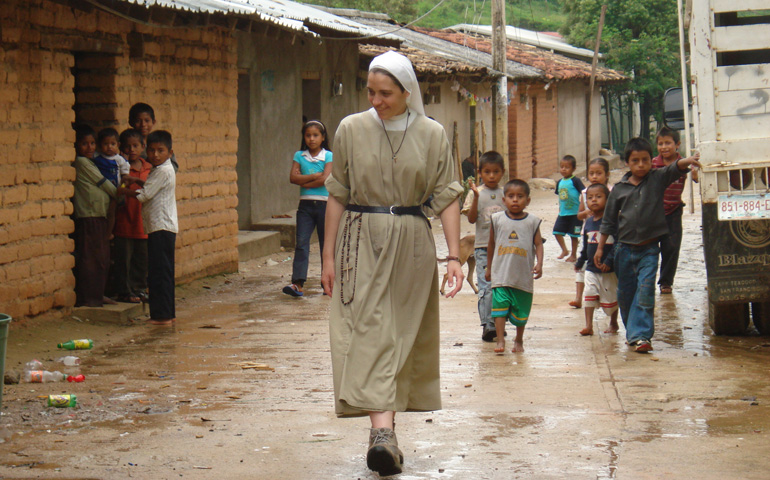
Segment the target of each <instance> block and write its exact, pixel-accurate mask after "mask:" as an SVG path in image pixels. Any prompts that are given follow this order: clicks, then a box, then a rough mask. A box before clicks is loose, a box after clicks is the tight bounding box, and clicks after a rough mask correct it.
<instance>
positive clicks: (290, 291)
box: [283, 283, 305, 297]
mask: <svg viewBox="0 0 770 480" xmlns="http://www.w3.org/2000/svg"><path fill="white" fill-rule="evenodd" d="M283 293H285V294H286V295H291V296H292V297H301V296H302V295H304V294H305V292H303V291H302V290H300V289H299V287H298V286H297V285H295V284H293V283H292V284H291V285H286V286H285V287H283Z"/></svg>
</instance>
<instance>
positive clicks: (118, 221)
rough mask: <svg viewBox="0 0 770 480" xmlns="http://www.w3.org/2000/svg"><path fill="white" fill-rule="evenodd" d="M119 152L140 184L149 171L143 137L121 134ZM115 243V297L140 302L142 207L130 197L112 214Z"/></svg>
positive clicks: (144, 242)
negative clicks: (113, 216)
mask: <svg viewBox="0 0 770 480" xmlns="http://www.w3.org/2000/svg"><path fill="white" fill-rule="evenodd" d="M120 151H121V153H123V155H124V156H125V157H126V159H127V160H128V163H129V165H130V167H131V170H130V172H129V176H130V177H132V178H138V179H139V180H141V181H142V182H144V181H146V180H147V176H148V175H149V174H150V171H151V170H152V165H150V164H149V163H148V162H146V161H145V160H144V159H143V158H142V156H141V154H142V152H144V136H143V135H142V134H141V132H139V130H135V129H133V128H129V129H127V130H124V131H123V132H122V133H121V134H120ZM128 188H129V189H131V190H139V188H140V186H139V184H137V183H132V182H130V180H129V184H128ZM114 235H115V240H114V247H113V254H112V257H113V262H114V263H113V272H114V279H115V294H116V295H117V300H118V301H119V302H129V303H139V302H140V301H141V298H140V297H142V296H143V295H145V294H146V291H147V234H146V233H145V232H144V222H143V221H142V204H141V203H140V202H139V200H137V199H136V198H134V197H132V196H128V197H126V201H125V203H124V204H123V205H120V206H119V207H118V208H117V210H116V211H115V230H114Z"/></svg>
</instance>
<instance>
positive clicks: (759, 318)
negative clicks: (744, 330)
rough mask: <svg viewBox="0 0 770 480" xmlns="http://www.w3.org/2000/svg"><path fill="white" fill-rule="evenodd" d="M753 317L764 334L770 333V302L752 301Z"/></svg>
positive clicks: (756, 325)
mask: <svg viewBox="0 0 770 480" xmlns="http://www.w3.org/2000/svg"><path fill="white" fill-rule="evenodd" d="M751 318H752V320H754V326H755V327H756V328H757V330H759V333H761V334H762V335H770V302H752V303H751Z"/></svg>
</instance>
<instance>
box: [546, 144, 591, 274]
mask: <svg viewBox="0 0 770 480" xmlns="http://www.w3.org/2000/svg"><path fill="white" fill-rule="evenodd" d="M575 166H576V161H575V157H573V156H572V155H565V156H564V158H562V159H561V162H559V173H561V176H562V179H561V180H559V181H558V182H557V183H556V195H558V196H559V218H557V219H556V222H555V223H554V225H553V234H554V236H556V241H557V242H559V246H560V247H561V253H560V254H559V256H558V257H556V258H558V259H560V260H561V259H562V258H564V257H567V258H566V259H565V260H564V261H565V262H570V263H574V262H575V260H577V247H578V241H579V238H580V229H581V227H582V226H583V222H581V221H580V220H578V218H577V213H578V207H579V205H580V192H582V191H583V189H584V188H585V186H584V185H583V182H581V181H580V179H579V178H577V177H575V176H574V175H573V173H574V172H575ZM565 235H567V236H569V237H570V238H571V240H572V252H569V251H568V250H567V245H566V244H565V243H564V236H565Z"/></svg>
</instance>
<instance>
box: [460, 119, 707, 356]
mask: <svg viewBox="0 0 770 480" xmlns="http://www.w3.org/2000/svg"><path fill="white" fill-rule="evenodd" d="M656 143H657V146H658V152H659V155H658V156H657V157H655V158H654V159H653V150H652V145H651V144H650V143H649V142H648V141H647V140H645V139H643V138H633V139H631V140H629V142H628V143H627V144H626V147H625V149H624V152H623V158H624V160H625V162H626V164H627V166H628V168H629V172H627V173H626V174H625V175H624V176H623V178H622V179H621V180H620V181H619V182H618V183H617V184H616V185H615V186H614V188H612V189H610V187H609V174H610V168H609V164H608V163H607V161H606V160H604V159H602V158H596V159H594V160H592V161H591V162H590V164H589V167H588V172H587V178H588V180H589V182H590V185H589V186H588V187H587V188H586V187H585V186H584V185H583V183H582V182H581V181H580V180H579V179H577V178H576V177H575V176H574V171H575V167H576V161H575V158H574V157H572V156H570V155H567V156H565V157H564V158H563V159H562V160H561V161H560V165H559V167H560V168H559V171H560V173H561V175H562V179H561V180H559V182H557V186H556V194H557V195H558V196H559V216H558V219H557V221H556V222H555V223H554V229H553V233H554V235H555V237H556V240H557V242H558V243H559V246H560V247H561V253H560V255H559V256H558V257H557V258H558V259H565V260H566V261H567V262H574V264H575V271H576V274H577V279H576V280H577V283H576V285H577V286H576V291H577V296H576V299H575V300H574V301H571V302H570V305H571V306H573V307H576V308H581V307H585V321H586V326H585V328H583V329H582V330H581V331H580V334H581V335H593V314H594V311H595V309H596V308H598V307H601V308H602V309H603V310H604V312H605V313H606V314H607V315H608V316H610V324H609V328H608V329H607V330H606V333H617V332H618V331H619V325H618V321H617V313H618V310H620V315H621V318H622V320H623V324H624V326H625V328H626V341H627V343H628V345H629V346H631V347H633V348H634V350H635V351H637V352H640V353H644V352H649V351H650V350H652V349H653V348H652V342H651V339H652V336H653V333H654V317H653V315H654V308H655V277H656V273H657V270H658V256H659V255H662V261H661V272H660V280H659V282H658V283H659V285H660V291H661V293H662V294H668V293H671V286H672V285H673V281H674V275H675V273H676V264H677V260H678V254H679V247H680V244H681V238H682V235H681V234H682V223H681V222H682V208H683V206H684V203H683V202H682V200H681V194H682V188H683V185H684V178H685V177H686V175H687V172H689V171H690V169H691V168H690V167H691V166H695V167H700V163H699V162H698V159H699V157H698V155H697V154H696V155H695V156H693V157H689V158H682V157H681V156H680V155H679V153H678V149H679V134H678V132H676V131H675V130H672V129H670V128H668V127H663V128H662V129H661V130H660V131H659V132H658V133H657V135H656ZM692 171H693V180H694V181H697V171H696V170H692ZM504 173H505V167H504V161H503V158H502V156H501V155H500V154H499V153H497V152H487V153H485V154H483V155H482V156H481V158H480V160H479V175H480V178H481V180H482V181H483V185H481V186H478V187H477V186H476V185H475V183H474V182H473V181H472V180H471V181H470V182H469V185H470V190H471V193H472V194H469V195H468V197H467V198H466V202H465V205H464V206H463V210H462V211H463V213H465V214H466V215H467V216H468V220H469V221H470V223H474V224H476V243H475V252H474V256H475V260H476V271H477V278H478V287H479V292H478V297H479V302H478V311H479V317H480V319H481V326H482V339H483V340H484V341H487V342H493V341H495V340H496V342H497V343H496V346H495V348H494V351H495V352H496V353H502V352H503V351H504V350H505V335H506V333H505V323H506V320H507V321H510V322H511V323H512V324H513V325H515V326H516V338H515V340H514V347H513V349H512V352H523V351H524V345H523V333H524V328H525V326H526V323H527V319H528V317H529V313H530V310H531V307H532V293H533V283H534V282H533V280H534V279H537V278H540V277H541V276H542V272H543V238H542V236H541V234H540V223H541V222H540V219H538V218H537V217H535V216H534V215H532V214H530V213H527V212H526V211H525V210H526V207H527V206H528V205H529V203H530V192H529V186H528V185H527V183H526V182H523V181H521V180H511V181H510V182H508V183H506V184H505V186H504V187H503V188H500V186H499V183H500V181H501V179H502V177H503V174H504ZM583 221H585V224H584V223H583ZM565 236H568V237H570V239H571V247H572V248H571V250H569V249H568V247H567V245H566V242H565V239H564V237H565ZM581 236H582V237H583V249H582V251H581V253H580V256H579V257H578V256H577V248H578V245H579V239H580V237H581ZM482 279H483V280H482Z"/></svg>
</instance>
